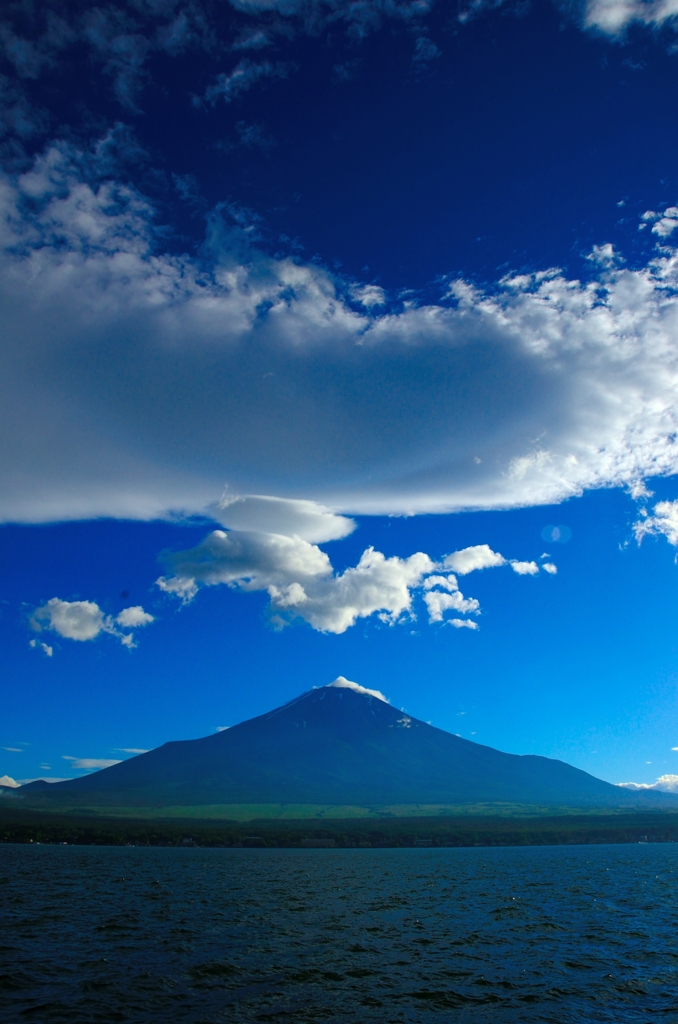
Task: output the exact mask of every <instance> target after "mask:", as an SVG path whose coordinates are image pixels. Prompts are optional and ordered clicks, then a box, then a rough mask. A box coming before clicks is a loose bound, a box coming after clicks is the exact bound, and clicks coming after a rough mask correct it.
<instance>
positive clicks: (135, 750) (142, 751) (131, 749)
mask: <svg viewBox="0 0 678 1024" xmlns="http://www.w3.org/2000/svg"><path fill="white" fill-rule="evenodd" d="M115 749H116V750H119V751H120V753H121V754H147V753H148V750H145V749H142V748H141V747H116V748H115Z"/></svg>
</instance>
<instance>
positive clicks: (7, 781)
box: [0, 775, 21, 789]
mask: <svg viewBox="0 0 678 1024" xmlns="http://www.w3.org/2000/svg"><path fill="white" fill-rule="evenodd" d="M20 785H21V783H20V782H17V781H16V779H13V778H12V777H11V776H10V775H0V786H7V787H8V788H9V789H18V788H19V786H20Z"/></svg>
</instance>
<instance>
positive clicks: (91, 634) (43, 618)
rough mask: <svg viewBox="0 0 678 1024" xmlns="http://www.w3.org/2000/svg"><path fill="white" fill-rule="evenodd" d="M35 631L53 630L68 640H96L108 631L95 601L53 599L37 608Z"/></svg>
mask: <svg viewBox="0 0 678 1024" xmlns="http://www.w3.org/2000/svg"><path fill="white" fill-rule="evenodd" d="M31 625H32V626H33V628H34V629H37V630H42V629H51V630H52V631H53V632H55V633H58V634H59V636H62V637H65V638H66V639H67V640H94V638H95V637H97V636H99V633H101V632H103V631H104V630H105V629H106V619H105V616H104V613H103V612H102V610H101V608H100V607H99V605H98V604H95V603H94V601H61V600H59V598H58V597H52V598H51V599H50V600H49V601H48V602H47V603H46V604H44V605H42V606H41V607H40V608H36V610H35V611H34V612H33V616H32V618H31Z"/></svg>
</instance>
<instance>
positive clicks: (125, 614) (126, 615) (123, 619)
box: [115, 604, 155, 629]
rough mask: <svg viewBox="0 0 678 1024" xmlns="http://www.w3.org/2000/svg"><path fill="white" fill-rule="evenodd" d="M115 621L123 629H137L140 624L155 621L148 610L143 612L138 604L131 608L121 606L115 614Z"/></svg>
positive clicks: (145, 624) (146, 624)
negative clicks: (117, 613)
mask: <svg viewBox="0 0 678 1024" xmlns="http://www.w3.org/2000/svg"><path fill="white" fill-rule="evenodd" d="M115 621H116V622H117V624H118V625H119V626H123V627H124V628H125V629H137V628H139V627H140V626H148V625H149V624H150V623H151V622H155V618H154V617H153V616H152V615H150V614H149V613H148V612H145V611H144V609H143V608H142V607H141V605H140V604H136V605H133V606H132V607H131V608H123V610H122V611H121V612H120V614H119V615H116V617H115Z"/></svg>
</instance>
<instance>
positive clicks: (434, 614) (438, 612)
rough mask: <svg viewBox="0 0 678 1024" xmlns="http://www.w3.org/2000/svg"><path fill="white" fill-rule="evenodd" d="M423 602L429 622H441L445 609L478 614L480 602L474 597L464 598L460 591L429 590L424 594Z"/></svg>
mask: <svg viewBox="0 0 678 1024" xmlns="http://www.w3.org/2000/svg"><path fill="white" fill-rule="evenodd" d="M424 602H425V604H426V607H427V608H428V618H429V622H442V621H443V617H444V614H445V612H446V611H450V610H454V611H455V612H462V613H466V614H468V613H471V614H473V615H478V614H479V611H480V604H479V603H478V601H476V599H475V598H474V597H470V598H465V597H464V595H463V594H462V593H461V592H460V591H455V592H454V593H451V594H446V593H441V592H440V591H438V590H430V591H428V592H427V593H425V594H424Z"/></svg>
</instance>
